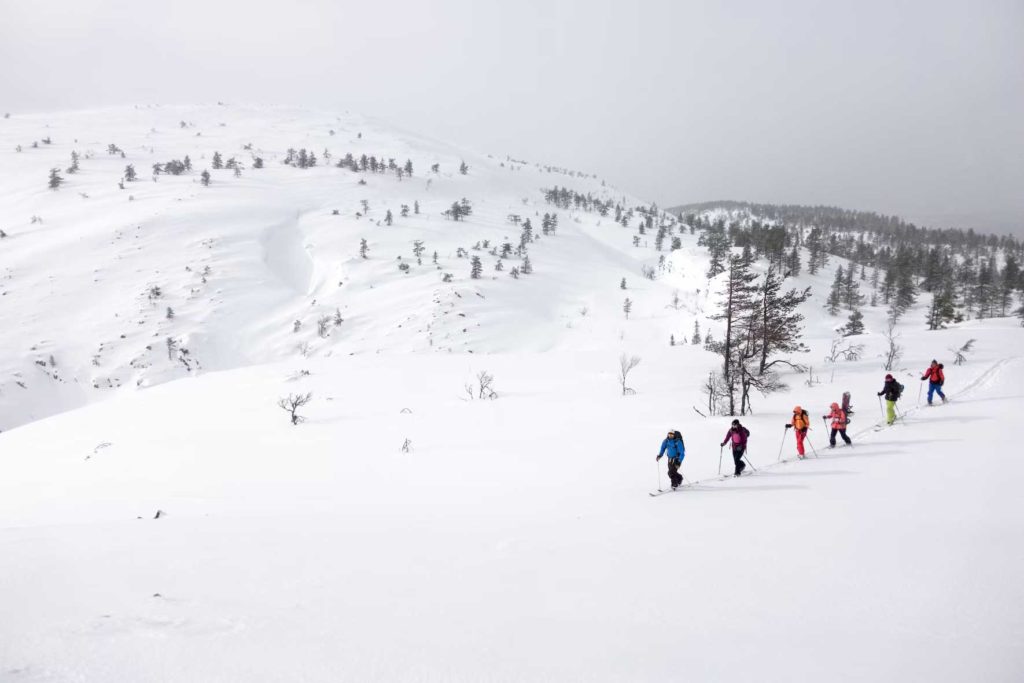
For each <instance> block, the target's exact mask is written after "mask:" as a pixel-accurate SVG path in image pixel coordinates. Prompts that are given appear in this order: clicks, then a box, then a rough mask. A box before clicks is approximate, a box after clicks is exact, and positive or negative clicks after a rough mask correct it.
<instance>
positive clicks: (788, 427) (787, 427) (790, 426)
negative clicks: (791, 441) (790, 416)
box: [783, 422, 793, 429]
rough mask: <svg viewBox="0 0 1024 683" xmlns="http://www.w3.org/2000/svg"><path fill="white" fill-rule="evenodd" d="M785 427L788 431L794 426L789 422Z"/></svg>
mask: <svg viewBox="0 0 1024 683" xmlns="http://www.w3.org/2000/svg"><path fill="white" fill-rule="evenodd" d="M783 427H785V428H786V429H790V428H792V427H793V425H791V424H789V423H788V422H787V423H786V424H784V425H783Z"/></svg>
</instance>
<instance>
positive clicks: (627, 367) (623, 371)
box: [619, 354, 640, 396]
mask: <svg viewBox="0 0 1024 683" xmlns="http://www.w3.org/2000/svg"><path fill="white" fill-rule="evenodd" d="M638 365H640V356H627V355H626V354H622V355H621V356H619V384H620V385H622V395H623V396H628V395H631V394H635V393H636V391H635V390H633V389H631V388H629V386H627V385H626V380H627V379H629V373H630V372H631V371H632V370H633V368H635V367H636V366H638Z"/></svg>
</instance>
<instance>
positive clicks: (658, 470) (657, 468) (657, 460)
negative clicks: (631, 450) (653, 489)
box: [654, 458, 661, 491]
mask: <svg viewBox="0 0 1024 683" xmlns="http://www.w3.org/2000/svg"><path fill="white" fill-rule="evenodd" d="M660 464H661V458H655V459H654V470H655V473H656V475H657V477H658V491H661V467H660V466H659V465H660Z"/></svg>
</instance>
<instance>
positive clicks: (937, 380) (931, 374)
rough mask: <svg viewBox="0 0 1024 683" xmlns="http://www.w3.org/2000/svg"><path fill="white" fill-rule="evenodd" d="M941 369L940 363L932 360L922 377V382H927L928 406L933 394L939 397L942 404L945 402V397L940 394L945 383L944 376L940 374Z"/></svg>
mask: <svg viewBox="0 0 1024 683" xmlns="http://www.w3.org/2000/svg"><path fill="white" fill-rule="evenodd" d="M943 367H944V366H943V365H942V363H940V362H939V361H937V360H934V359H933V360H932V364H931V365H930V366H928V369H927V370H925V371H924V377H922V378H921V381H922V382H923V381H925V380H928V405H931V404H932V397H933V396H934V395H935V394H938V395H939V398H941V399H942V402H943V403H945V402H946V395H945V394H944V393H942V385H943V384H945V383H946V375H945V373H943V372H942V369H943ZM918 400H920V399H918Z"/></svg>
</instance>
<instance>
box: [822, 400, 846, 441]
mask: <svg viewBox="0 0 1024 683" xmlns="http://www.w3.org/2000/svg"><path fill="white" fill-rule="evenodd" d="M831 408H832V412H831V413H829V414H828V415H824V416H823V417H824V418H825V419H826V420H827V419H829V418H831V419H832V434H831V436H829V439H828V444H829V446H828V447H829V448H835V447H836V434H839V435H840V436H842V437H843V441H845V442H846V445H847V446H852V445H853V441H851V440H850V437H848V436H847V435H846V412H845V411H844V410H843V409H842V408H840V407H839V404H838V403H833V404H832V406H831Z"/></svg>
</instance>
